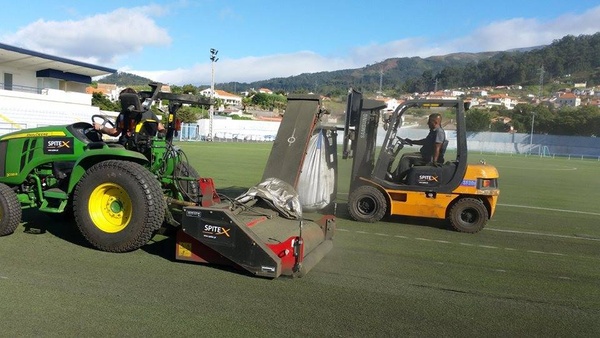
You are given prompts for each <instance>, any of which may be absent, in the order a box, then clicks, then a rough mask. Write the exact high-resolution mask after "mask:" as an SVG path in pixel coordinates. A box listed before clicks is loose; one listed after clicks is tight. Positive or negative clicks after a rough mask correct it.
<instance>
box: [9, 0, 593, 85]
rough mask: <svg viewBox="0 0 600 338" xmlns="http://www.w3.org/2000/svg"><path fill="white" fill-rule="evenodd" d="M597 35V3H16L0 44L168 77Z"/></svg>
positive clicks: (338, 65) (291, 70) (245, 76)
mask: <svg viewBox="0 0 600 338" xmlns="http://www.w3.org/2000/svg"><path fill="white" fill-rule="evenodd" d="M596 32H600V1H598V0H596V1H587V0H579V1H573V2H568V1H564V0H563V1H554V0H547V1H541V0H540V1H537V0H525V1H523V0H521V1H514V0H504V1H494V2H485V1H472V0H454V1H453V0H449V1H435V0H430V1H402V0H371V1H352V0H350V1H346V2H341V1H327V0H321V1H313V0H304V1H285V0H283V1H282V0H279V1H259V0H254V1H243V0H198V1H193V0H187V1H186V0H173V1H153V2H152V1H137V0H133V1H112V0H105V1H76V0H62V1H60V2H58V1H14V2H12V3H11V5H10V6H4V8H3V9H2V11H1V12H0V42H2V43H5V44H9V45H13V46H18V47H22V48H27V49H31V50H35V51H38V52H44V53H48V54H52V55H56V56H61V57H66V58H70V59H75V60H80V61H84V62H89V63H92V64H97V65H101V66H105V67H111V68H115V69H118V70H121V71H126V72H130V73H135V74H139V75H142V76H147V77H150V78H151V79H153V80H157V81H162V82H165V83H170V84H177V85H183V84H188V83H191V84H195V85H205V84H209V83H210V76H211V64H210V60H209V57H210V53H209V50H210V49H211V48H215V49H217V50H219V54H218V57H219V61H218V62H217V63H216V64H215V81H216V82H217V83H218V82H229V81H239V82H251V81H256V80H266V79H270V78H273V77H287V76H292V75H297V74H301V73H313V72H319V71H332V70H338V69H348V68H359V67H364V66H365V65H368V64H373V63H376V62H379V61H383V60H385V59H387V58H391V57H412V56H421V57H428V56H432V55H444V54H448V53H454V52H482V51H497V50H507V49H511V48H520V47H530V46H537V45H543V44H549V43H551V42H552V41H553V40H555V39H560V38H561V37H563V36H565V35H567V34H571V35H580V34H594V33H596Z"/></svg>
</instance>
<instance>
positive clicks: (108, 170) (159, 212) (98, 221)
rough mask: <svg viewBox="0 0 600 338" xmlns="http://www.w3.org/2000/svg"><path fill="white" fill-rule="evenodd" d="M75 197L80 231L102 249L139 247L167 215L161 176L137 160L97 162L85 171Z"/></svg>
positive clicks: (112, 250)
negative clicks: (159, 177)
mask: <svg viewBox="0 0 600 338" xmlns="http://www.w3.org/2000/svg"><path fill="white" fill-rule="evenodd" d="M73 197H74V198H73V211H74V214H75V221H76V223H77V227H78V228H79V231H80V232H81V234H82V235H83V236H84V237H85V238H86V239H87V241H88V242H89V243H90V244H91V245H92V246H93V247H95V248H97V249H99V250H103V251H110V252H126V251H132V250H136V249H138V248H140V247H141V246H143V245H145V244H146V243H147V242H148V241H149V240H150V238H152V236H153V234H154V232H155V231H156V230H158V229H159V228H160V226H161V224H162V222H163V219H164V217H165V208H166V204H165V201H164V198H163V194H162V190H161V187H160V184H159V182H158V180H156V178H155V177H154V176H153V175H152V174H151V173H150V171H148V170H147V169H146V168H144V167H143V166H141V165H140V164H137V163H134V162H127V161H118V160H110V161H103V162H100V163H98V164H95V165H94V166H92V167H91V168H89V169H88V170H87V171H86V173H85V174H84V175H83V177H82V178H81V180H80V181H79V183H78V184H77V187H76V188H75V192H74V196H73Z"/></svg>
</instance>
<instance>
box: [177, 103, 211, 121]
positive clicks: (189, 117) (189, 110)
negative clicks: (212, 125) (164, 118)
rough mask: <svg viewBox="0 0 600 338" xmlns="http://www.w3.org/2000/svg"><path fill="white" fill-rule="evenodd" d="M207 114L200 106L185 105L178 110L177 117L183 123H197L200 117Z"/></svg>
mask: <svg viewBox="0 0 600 338" xmlns="http://www.w3.org/2000/svg"><path fill="white" fill-rule="evenodd" d="M205 115H206V116H205ZM207 116H208V113H207V112H206V110H205V109H204V108H199V107H191V106H183V107H181V108H179V110H178V111H177V118H179V119H180V120H181V122H183V123H196V121H198V120H199V119H200V118H204V117H207Z"/></svg>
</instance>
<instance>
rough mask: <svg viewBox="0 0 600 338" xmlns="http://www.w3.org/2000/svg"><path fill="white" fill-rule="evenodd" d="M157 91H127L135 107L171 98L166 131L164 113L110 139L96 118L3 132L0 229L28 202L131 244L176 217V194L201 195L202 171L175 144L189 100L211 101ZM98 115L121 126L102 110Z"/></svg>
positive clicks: (109, 241)
mask: <svg viewBox="0 0 600 338" xmlns="http://www.w3.org/2000/svg"><path fill="white" fill-rule="evenodd" d="M161 86H162V85H161V84H159V83H152V84H151V88H152V91H150V92H140V93H139V94H132V95H128V96H126V97H125V100H126V101H127V102H123V98H122V102H121V103H122V105H127V106H129V109H130V110H131V111H133V112H137V113H139V112H141V111H143V110H144V109H148V107H149V106H150V104H151V103H152V101H155V100H169V106H168V107H169V111H168V119H167V120H168V123H167V126H166V134H163V135H159V134H158V133H157V132H156V129H157V128H156V126H157V124H158V122H157V121H139V122H140V123H139V124H138V126H136V128H135V130H134V131H133V134H132V135H131V137H130V138H129V141H128V142H127V143H125V144H122V142H117V141H114V142H111V141H104V140H103V138H102V134H101V133H100V132H98V131H96V130H95V129H94V127H93V125H92V124H90V123H86V122H77V123H74V124H71V125H66V126H47V127H40V128H35V129H28V130H22V131H17V132H13V133H10V134H6V135H3V136H1V137H0V192H1V196H0V235H8V234H10V233H12V232H14V231H15V229H16V228H17V227H18V225H19V224H20V222H21V213H22V211H21V210H22V209H26V208H37V209H39V210H40V211H42V212H46V213H50V214H66V215H67V216H71V215H73V216H74V219H75V223H76V224H77V227H78V228H79V230H80V231H81V233H82V234H83V236H84V237H85V238H86V239H87V240H88V241H89V243H90V244H91V245H92V246H93V247H95V248H97V249H100V250H103V251H110V252H125V251H131V250H135V249H138V248H139V247H141V246H142V245H144V244H146V243H147V242H148V240H149V239H150V238H151V237H152V236H153V235H154V234H155V233H156V231H157V230H159V228H161V227H162V226H163V224H164V223H169V222H171V223H173V220H174V218H173V215H172V214H171V211H172V210H173V209H170V208H167V203H169V201H182V202H191V203H193V202H196V201H197V200H198V199H199V198H200V192H199V191H198V190H199V188H198V185H197V180H198V176H199V175H198V173H197V172H196V171H195V170H194V169H193V168H192V167H191V166H190V165H189V164H188V163H187V161H186V158H185V154H184V153H183V152H182V151H181V150H180V149H178V148H177V147H176V146H174V145H173V143H172V139H173V136H174V135H175V133H176V129H177V120H176V113H177V110H178V109H179V108H180V107H181V105H182V104H198V105H208V104H210V100H209V99H207V98H204V97H200V98H198V97H194V96H191V95H176V94H171V93H163V92H160V88H161ZM92 122H96V123H101V124H102V125H103V126H105V125H109V126H113V127H114V124H115V122H113V121H112V120H111V119H109V118H107V117H105V116H101V115H94V116H93V117H92Z"/></svg>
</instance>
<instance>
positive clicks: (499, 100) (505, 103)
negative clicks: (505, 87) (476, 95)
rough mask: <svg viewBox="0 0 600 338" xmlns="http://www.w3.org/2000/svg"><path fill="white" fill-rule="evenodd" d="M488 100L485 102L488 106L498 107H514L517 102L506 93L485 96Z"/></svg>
mask: <svg viewBox="0 0 600 338" xmlns="http://www.w3.org/2000/svg"><path fill="white" fill-rule="evenodd" d="M487 99H488V101H487V103H486V105H487V107H488V108H491V107H500V108H503V109H514V108H515V106H516V105H517V104H518V103H519V100H517V99H516V98H514V97H510V96H508V94H494V95H490V96H488V97H487Z"/></svg>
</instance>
